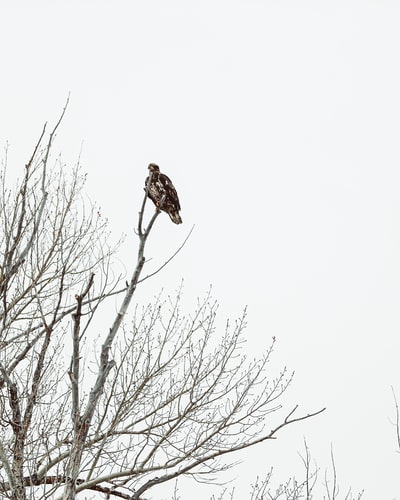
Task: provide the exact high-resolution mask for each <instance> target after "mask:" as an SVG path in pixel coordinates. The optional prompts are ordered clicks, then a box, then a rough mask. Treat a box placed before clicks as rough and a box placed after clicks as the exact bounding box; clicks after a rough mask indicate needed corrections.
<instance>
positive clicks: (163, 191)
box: [145, 163, 182, 224]
mask: <svg viewBox="0 0 400 500" xmlns="http://www.w3.org/2000/svg"><path fill="white" fill-rule="evenodd" d="M148 168H149V174H150V175H149V176H148V177H147V178H146V181H145V190H146V192H147V196H148V197H149V198H150V200H151V201H152V202H153V203H154V205H155V206H156V207H157V208H158V210H163V211H164V212H166V213H167V214H168V215H169V216H170V219H171V220H172V222H174V223H175V224H182V219H181V216H180V215H179V211H180V209H181V205H180V203H179V198H178V195H177V193H176V189H175V188H174V185H173V184H172V182H171V179H170V178H169V177H168V176H167V175H165V174H162V173H161V172H160V167H159V166H158V165H156V164H155V163H150V165H149V167H148Z"/></svg>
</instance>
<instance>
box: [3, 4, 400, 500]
mask: <svg viewBox="0 0 400 500" xmlns="http://www.w3.org/2000/svg"><path fill="white" fill-rule="evenodd" d="M7 4H8V5H7ZM0 14H1V29H0V47H1V48H0V53H1V79H0V88H1V92H0V117H1V119H0V145H1V147H2V148H3V147H4V146H5V144H6V143H7V142H8V143H9V145H10V150H9V168H10V169H12V170H13V171H14V170H15V171H17V169H21V167H23V165H24V163H25V162H26V160H27V159H28V157H29V154H30V152H31V150H32V147H33V145H34V143H35V142H36V140H37V138H38V136H39V134H40V131H41V127H42V125H43V123H44V122H45V121H49V122H50V123H54V122H55V120H56V119H57V117H58V116H59V114H60V112H61V109H62V107H63V105H64V103H65V100H66V97H67V95H68V92H71V101H70V106H69V109H68V112H67V115H66V118H65V121H64V123H63V126H62V129H61V130H60V132H59V134H58V140H57V144H56V150H57V151H60V152H61V153H62V156H63V160H64V161H65V162H66V163H67V164H69V165H72V164H73V163H74V162H75V161H76V159H77V157H78V155H79V152H80V150H81V149H82V153H81V161H82V164H83V167H84V170H85V171H87V172H88V174H89V177H88V184H87V193H88V195H89V196H90V198H91V199H93V200H96V201H97V202H98V203H99V204H100V205H101V206H102V211H103V213H104V215H106V216H107V217H108V218H109V220H110V225H111V228H112V231H113V236H115V238H117V237H118V236H119V235H120V234H121V233H125V234H127V239H126V245H125V246H124V248H123V251H122V253H121V260H122V261H123V263H124V265H126V267H127V268H129V265H130V263H129V258H130V256H131V255H132V254H133V252H134V250H133V248H134V247H133V245H135V244H136V242H135V239H134V235H133V228H134V226H135V223H136V216H137V212H138V210H139V206H140V203H141V200H142V195H143V181H144V178H145V176H146V175H147V165H148V163H150V162H156V163H158V164H159V165H160V167H161V169H162V170H163V171H164V172H166V173H167V174H168V175H169V176H170V177H171V178H172V180H173V182H174V184H175V186H176V188H177V190H178V193H179V195H180V199H181V205H182V218H183V221H184V224H182V225H181V226H175V225H172V224H171V222H170V220H169V218H168V217H167V216H163V217H160V218H159V219H158V221H157V224H158V229H157V231H156V233H155V234H154V235H152V239H151V240H150V242H149V243H150V246H149V250H148V253H149V254H150V255H149V256H151V257H152V258H153V261H154V263H157V262H158V263H160V262H163V260H165V258H166V257H167V256H169V254H170V253H171V252H173V251H174V249H176V247H177V245H179V244H180V243H181V241H182V240H183V238H184V237H185V236H186V235H187V233H188V231H189V230H190V228H191V227H192V225H193V224H195V229H194V233H193V235H192V236H191V238H190V239H189V242H188V243H187V245H186V246H185V248H184V250H183V251H182V252H181V253H180V254H179V256H178V257H177V258H176V259H175V260H174V261H173V263H172V264H171V265H170V266H169V268H168V269H166V270H165V272H163V274H161V275H159V276H158V277H157V279H156V280H154V281H152V282H151V283H150V282H147V284H146V287H145V288H144V289H143V293H144V295H145V296H146V294H147V295H149V296H151V295H154V294H156V293H157V292H158V291H159V289H160V288H161V287H164V288H165V289H166V290H167V291H168V292H171V291H173V290H174V289H175V288H177V286H179V283H180V281H181V279H182V278H184V280H185V290H186V294H187V297H188V299H190V298H193V297H195V296H197V295H199V294H200V295H201V294H203V293H204V292H205V291H206V289H207V287H208V286H209V284H211V283H212V284H213V290H214V296H215V298H217V299H218V300H219V301H220V302H221V314H222V315H223V316H231V317H235V316H238V315H239V314H240V312H241V310H242V308H243V307H244V306H245V305H248V307H249V318H248V319H249V325H248V330H247V336H248V349H249V352H251V353H252V352H255V351H256V350H257V351H258V352H260V351H261V350H262V349H263V348H266V347H267V346H268V345H269V343H270V341H271V338H272V336H275V337H276V338H277V348H276V351H275V354H274V363H275V365H276V367H278V368H279V367H280V366H284V365H287V366H288V368H289V369H290V370H295V371H296V376H295V381H294V384H293V386H292V388H291V390H290V391H289V392H288V393H287V395H286V400H287V404H288V405H289V406H290V405H293V404H299V405H300V407H301V410H302V411H303V412H308V411H314V410H317V409H320V408H322V407H324V406H326V407H327V411H326V413H325V414H324V415H323V416H320V417H318V418H317V419H314V420H313V421H308V422H306V423H304V424H299V425H297V426H295V427H292V428H291V429H288V430H283V431H282V433H281V435H280V436H279V438H278V440H277V441H276V442H274V443H271V444H268V443H267V444H263V445H261V446H260V447H258V448H256V449H253V450H250V451H247V452H246V454H244V455H242V456H241V458H243V459H244V461H245V463H244V465H243V466H242V467H241V469H238V471H239V470H240V471H246V476H244V475H243V474H242V472H240V477H239V480H238V484H239V487H242V488H244V490H243V491H246V490H247V487H248V484H249V483H250V482H252V480H253V479H254V475H255V474H261V475H262V474H263V473H266V472H267V471H268V470H269V469H270V467H271V465H273V466H274V467H275V469H276V471H277V474H278V475H281V476H282V477H285V476H289V475H290V474H292V472H293V471H294V470H295V469H294V468H295V465H294V464H297V463H298V462H299V459H298V457H297V455H296V453H297V451H301V448H302V441H303V437H304V436H305V437H306V438H307V440H308V444H309V446H310V448H311V451H312V453H313V454H314V456H315V458H316V459H317V460H318V463H319V465H320V466H321V467H322V468H323V467H325V465H327V464H328V461H329V453H330V446H331V443H332V445H333V448H334V452H335V457H336V465H337V469H338V474H339V480H340V483H341V485H342V488H343V491H344V489H345V488H347V487H348V486H350V485H351V486H353V489H354V490H355V491H359V490H361V489H363V488H364V489H365V491H366V492H365V496H364V497H363V498H365V499H366V500H369V499H371V500H376V499H378V498H379V499H400V456H399V454H397V453H396V439H395V429H394V427H393V426H392V425H391V423H390V419H391V418H393V417H394V405H393V400H392V395H391V385H393V386H394V388H395V389H396V390H397V394H398V395H399V398H400V368H399V353H400V335H399V331H400V314H399V305H400V264H399V262H400V226H399V222H400V197H399V191H400V140H399V139H400V64H399V61H400V59H399V52H400V29H399V26H400V4H399V2H397V1H389V0H375V1H373V0H360V1H356V0H344V1H342V0H335V1H325V0H315V1H308V0H292V1H290V0H258V1H256V0H246V1H245V0H240V1H239V0H229V1H227V0H226V1H222V0H221V1H219V0H212V1H211V0H203V1H201V2H200V1H197V2H195V1H190V0H186V1H184V0H181V1H177V0H171V1H167V0H158V1H151V0H150V1H146V2H144V1H143V2H140V1H118V0H117V1H113V2H111V1H108V2H106V1H99V0H97V1H94V0H92V1H89V0H86V1H82V0H80V1H68V2H67V1H55V0H53V1H47V2H44V1H39V0H35V1H34V2H30V1H29V2H28V1H26V0H25V1H18V2H7V1H5V2H2V5H1V7H0ZM237 474H239V472H238V473H237ZM234 476H235V473H234V472H232V473H230V476H229V478H232V477H234ZM199 498H204V495H203V494H202V493H201V490H199ZM242 498H244V497H242Z"/></svg>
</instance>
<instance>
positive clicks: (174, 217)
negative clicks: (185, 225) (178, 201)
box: [168, 210, 182, 224]
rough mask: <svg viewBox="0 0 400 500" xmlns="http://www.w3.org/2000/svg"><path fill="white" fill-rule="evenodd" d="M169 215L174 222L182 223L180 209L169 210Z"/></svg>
mask: <svg viewBox="0 0 400 500" xmlns="http://www.w3.org/2000/svg"><path fill="white" fill-rule="evenodd" d="M168 215H169V216H170V218H171V220H172V222H174V223H175V224H182V219H181V216H180V215H179V212H178V211H176V210H170V211H169V212H168Z"/></svg>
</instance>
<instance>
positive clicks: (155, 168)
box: [149, 163, 160, 172]
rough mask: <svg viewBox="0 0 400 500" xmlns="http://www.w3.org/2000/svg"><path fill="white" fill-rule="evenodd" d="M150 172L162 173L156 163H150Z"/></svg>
mask: <svg viewBox="0 0 400 500" xmlns="http://www.w3.org/2000/svg"><path fill="white" fill-rule="evenodd" d="M149 171H150V172H159V171H160V167H159V166H158V165H156V164H155V163H150V165H149Z"/></svg>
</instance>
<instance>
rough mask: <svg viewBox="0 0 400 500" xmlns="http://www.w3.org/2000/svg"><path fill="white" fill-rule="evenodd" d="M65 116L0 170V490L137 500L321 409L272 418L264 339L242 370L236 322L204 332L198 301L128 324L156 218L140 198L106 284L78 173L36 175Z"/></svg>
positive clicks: (147, 313) (101, 224) (217, 465)
mask: <svg viewBox="0 0 400 500" xmlns="http://www.w3.org/2000/svg"><path fill="white" fill-rule="evenodd" d="M64 112H65V109H64ZM64 112H63V113H62V115H61V117H60V120H59V122H58V123H57V124H56V126H55V127H54V129H53V130H52V131H51V132H50V134H49V135H48V136H46V127H45V128H44V129H43V132H42V134H41V137H40V139H39V141H38V143H37V145H36V147H35V148H34V152H33V154H32V157H31V158H30V160H29V161H28V163H27V164H26V166H25V169H24V175H23V177H22V179H20V180H19V182H18V185H17V187H16V189H14V190H12V189H10V188H8V187H7V179H6V171H7V169H6V164H4V165H3V169H2V172H1V177H0V184H1V187H0V189H1V199H0V213H1V220H0V224H1V233H0V304H1V306H0V307H1V308H0V321H1V327H0V328H1V330H0V425H1V429H2V432H1V435H0V464H1V467H0V493H1V495H2V496H3V497H4V498H10V499H13V500H25V499H27V498H38V497H40V498H44V499H45V498H58V499H65V500H67V499H73V498H75V497H76V496H78V495H79V493H81V492H85V495H87V494H88V492H93V494H94V495H95V493H94V492H98V493H102V494H104V495H106V497H107V498H110V497H115V498H124V499H131V500H139V499H143V498H144V497H143V495H144V494H145V493H146V492H148V490H150V489H151V488H152V487H153V486H155V485H159V484H161V483H164V482H166V481H170V480H173V479H176V478H178V477H180V476H183V475H185V476H192V477H195V478H197V479H200V480H206V479H207V478H208V477H210V476H213V475H215V474H216V473H219V472H221V471H224V470H225V469H227V468H228V467H229V466H230V461H229V460H228V457H229V456H230V455H231V454H233V453H234V452H236V451H238V450H241V449H244V448H246V447H249V446H254V445H256V444H258V443H261V442H265V441H268V440H270V439H275V438H276V435H277V433H278V431H280V430H281V429H283V428H284V427H286V426H288V425H290V424H292V423H295V422H299V421H301V420H304V419H307V418H309V417H311V416H314V415H317V414H318V413H320V412H321V411H323V410H320V411H316V412H314V413H309V414H305V415H299V416H297V413H296V412H297V406H296V407H295V408H291V409H289V410H286V413H282V412H283V409H282V407H281V403H280V398H281V396H282V394H283V393H284V392H285V390H286V389H287V387H288V385H289V383H290V381H291V377H292V375H291V374H287V372H286V369H283V370H282V372H281V373H279V374H278V375H277V376H275V377H273V376H270V375H269V373H268V372H267V363H268V361H269V359H270V356H271V354H272V350H273V345H274V342H273V343H272V345H271V347H270V349H269V350H268V351H267V352H266V353H265V355H264V356H262V357H261V358H260V359H255V360H251V359H247V357H246V355H245V354H244V352H243V349H242V347H243V342H244V339H243V332H244V329H245V326H246V314H245V312H244V314H243V315H242V316H241V317H240V318H239V319H238V320H237V321H236V322H234V323H233V324H230V323H228V324H227V325H226V327H225V329H224V331H223V332H222V333H219V332H218V331H217V329H216V315H217V304H216V302H215V301H213V299H212V298H211V295H210V294H206V296H205V297H204V299H202V300H199V301H198V303H197V305H196V307H195V309H194V311H193V312H192V313H191V314H188V315H184V314H183V313H182V312H181V306H180V303H181V296H180V293H178V294H177V296H176V297H175V298H166V299H163V298H162V297H161V296H160V297H159V298H158V299H157V300H156V301H155V302H154V303H153V304H150V305H148V306H147V307H145V308H143V309H140V308H139V306H135V307H134V308H133V311H132V317H131V318H127V316H126V315H127V311H128V308H129V306H130V304H131V301H132V297H133V295H134V293H135V291H136V288H137V285H138V284H139V283H140V282H141V281H143V280H144V279H147V278H149V277H151V276H153V275H154V274H155V273H156V272H150V271H149V273H148V274H147V276H145V277H144V278H141V274H142V271H143V268H144V266H145V264H146V259H145V248H146V242H147V238H148V235H149V234H150V232H151V230H152V229H153V227H154V223H155V222H156V219H157V217H158V216H159V213H160V212H159V210H158V209H156V210H155V212H154V213H153V215H152V216H151V218H150V219H149V221H148V223H147V225H146V226H145V225H144V214H145V206H146V199H147V197H146V193H145V195H144V199H143V202H142V205H141V208H140V212H139V218H138V227H137V235H138V251H137V259H136V262H135V264H134V266H133V269H132V277H131V279H130V281H129V282H128V283H126V285H125V284H123V285H121V279H120V277H118V276H115V275H114V272H113V266H112V261H111V258H112V255H113V254H114V252H115V251H116V247H110V246H109V245H108V232H107V225H106V223H105V221H104V220H103V219H102V217H101V215H100V214H99V213H98V210H97V209H96V207H94V206H90V207H88V206H87V203H84V202H83V201H82V200H83V198H82V194H81V193H82V187H83V184H84V181H85V177H84V176H83V175H82V173H81V170H80V167H79V165H78V166H76V167H75V168H74V169H73V170H72V172H70V171H69V170H68V171H67V173H66V170H65V166H64V165H63V164H62V163H61V161H60V160H58V161H55V162H54V163H53V164H52V165H51V166H50V161H52V160H51V151H52V146H53V141H54V138H55V134H56V131H57V129H58V127H59V125H60V122H61V120H62V118H63V115H64ZM46 137H47V139H46ZM166 262H168V260H167V261H166ZM163 266H164V264H163V265H162V266H160V268H162V267H163ZM110 296H117V297H118V296H121V299H120V300H121V305H120V308H119V310H118V312H117V314H116V315H115V317H114V318H113V319H111V321H109V326H108V327H106V326H105V321H104V318H103V317H102V316H99V315H98V312H99V311H100V310H101V309H100V306H101V304H102V302H103V301H105V300H106V299H107V298H109V297H110ZM94 318H96V321H93V320H94ZM97 318H99V319H97ZM98 337H99V338H101V340H100V342H99V343H100V344H101V345H99V346H98V347H97V344H96V343H94V339H96V338H98ZM65 358H68V359H70V361H68V362H67V363H66V362H65ZM88 388H90V389H88Z"/></svg>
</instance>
